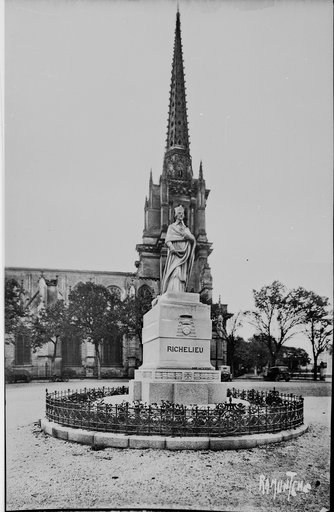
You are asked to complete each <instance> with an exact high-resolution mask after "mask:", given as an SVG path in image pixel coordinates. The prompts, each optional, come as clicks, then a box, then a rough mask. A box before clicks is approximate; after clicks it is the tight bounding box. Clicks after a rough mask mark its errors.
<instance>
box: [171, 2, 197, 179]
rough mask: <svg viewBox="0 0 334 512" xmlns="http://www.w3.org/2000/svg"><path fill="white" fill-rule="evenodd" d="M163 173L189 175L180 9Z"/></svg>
mask: <svg viewBox="0 0 334 512" xmlns="http://www.w3.org/2000/svg"><path fill="white" fill-rule="evenodd" d="M164 173H165V174H167V175H169V176H170V177H171V178H178V179H180V178H181V179H186V178H189V177H191V176H192V169H191V157H190V152H189V135H188V119H187V104H186V88H185V81H184V69H183V54H182V40H181V21H180V12H179V9H178V10H177V13H176V27H175V36H174V51H173V62H172V76H171V85H170V93H169V111H168V124H167V139H166V150H165V161H164Z"/></svg>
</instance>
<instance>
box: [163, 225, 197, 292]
mask: <svg viewBox="0 0 334 512" xmlns="http://www.w3.org/2000/svg"><path fill="white" fill-rule="evenodd" d="M185 234H188V235H191V233H190V230H189V229H188V228H187V226H186V225H185V224H184V223H183V222H174V223H173V224H170V226H168V230H167V234H166V240H165V242H166V243H167V242H172V244H173V247H174V249H175V250H176V251H177V252H176V253H175V252H174V253H172V252H171V251H170V250H169V249H168V254H167V259H166V265H165V269H164V273H163V277H162V281H161V293H165V292H185V291H186V288H187V284H188V281H189V277H190V272H191V269H192V266H193V263H194V259H195V246H196V242H195V240H193V239H191V240H189V239H185Z"/></svg>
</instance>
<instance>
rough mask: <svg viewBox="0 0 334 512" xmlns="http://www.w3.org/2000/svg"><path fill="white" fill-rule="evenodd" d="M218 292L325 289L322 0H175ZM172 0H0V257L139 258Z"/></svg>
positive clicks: (59, 263)
mask: <svg viewBox="0 0 334 512" xmlns="http://www.w3.org/2000/svg"><path fill="white" fill-rule="evenodd" d="M179 5H180V13H181V30H182V40H183V52H184V64H185V74H186V85H187V103H188V121H189V133H190V141H191V154H192V159H193V170H194V174H195V177H197V176H198V168H199V163H200V160H201V159H202V160H203V170H204V177H205V179H206V185H207V188H209V189H211V192H210V196H209V199H208V202H207V210H206V211H207V216H206V217H207V233H208V237H209V240H210V241H211V242H213V248H214V251H213V253H212V255H211V256H210V259H209V263H210V266H211V269H212V274H213V284H214V299H215V300H218V296H219V294H220V295H221V296H222V302H224V303H227V304H228V305H229V310H230V311H232V312H237V311H239V310H243V309H248V308H250V307H252V304H253V301H252V289H253V288H255V289H259V288H261V287H262V286H263V285H265V284H269V283H271V282H272V281H274V280H275V279H278V280H280V281H282V282H283V283H284V284H285V285H286V286H287V287H289V288H291V287H296V286H304V287H305V288H307V289H311V290H314V291H315V292H317V293H320V294H322V295H326V296H330V297H332V162H333V153H332V137H333V132H332V74H333V70H332V26H333V16H332V2H331V1H325V0H324V1H321V0H313V1H312V0H309V1H307V0H304V1H302V0H300V1H297V0H296V1H294V0H289V1H284V0H283V1H282V0H281V1H275V0H258V1H255V0H245V1H241V0H240V1H238V0H233V2H232V1H223V0H221V1H205V0H198V1H182V0H181V1H180V2H179ZM175 15H176V2H175V1H167V0H165V1H156V0H155V1H143V0H142V1H140V0H139V1H136V2H135V1H124V0H122V1H116V0H53V1H52V0H10V1H7V2H6V9H5V28H6V40H5V42H6V46H5V49H6V80H5V85H6V103H5V106H6V124H5V128H6V146H5V149H6V176H5V177H6V182H5V197H6V207H5V226H6V232H5V264H6V266H23V267H44V268H59V269H83V270H105V271H110V270H112V271H123V272H133V271H135V266H134V261H135V260H136V259H137V253H136V251H135V246H136V244H137V243H140V242H141V237H142V231H143V222H144V213H143V207H144V200H145V196H146V195H147V193H148V182H149V172H150V169H151V168H152V171H153V180H154V182H155V183H157V182H158V180H159V176H160V174H161V171H162V162H163V154H164V147H165V135H166V127H167V112H168V98H169V87H170V74H171V60H172V50H173V41H174V28H175Z"/></svg>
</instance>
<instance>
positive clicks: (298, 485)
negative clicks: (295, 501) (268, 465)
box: [259, 471, 311, 501]
mask: <svg viewBox="0 0 334 512" xmlns="http://www.w3.org/2000/svg"><path fill="white" fill-rule="evenodd" d="M285 474H286V477H287V478H286V479H284V480H282V479H277V478H270V479H269V478H268V477H266V476H265V475H260V486H259V490H260V492H262V494H269V493H270V492H272V493H273V494H274V499H275V498H276V496H277V494H281V493H287V495H288V501H290V496H296V495H297V492H303V493H305V494H307V493H308V492H310V490H311V485H310V484H309V483H307V482H304V481H303V480H297V479H295V476H296V475H297V473H294V472H293V471H287V472H286V473H285Z"/></svg>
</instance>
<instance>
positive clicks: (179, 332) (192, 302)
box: [129, 205, 227, 405]
mask: <svg viewBox="0 0 334 512" xmlns="http://www.w3.org/2000/svg"><path fill="white" fill-rule="evenodd" d="M174 211H175V219H176V220H175V222H174V223H172V224H170V225H169V227H168V230H167V235H166V240H165V242H166V245H167V247H168V253H167V259H166V264H165V268H164V272H163V276H162V280H161V291H162V295H159V296H158V297H157V298H156V299H154V301H153V302H152V309H151V310H150V311H148V312H147V313H146V315H145V316H144V327H143V334H142V343H143V364H142V366H141V367H140V368H139V369H138V370H136V371H135V378H134V380H132V381H130V388H129V394H130V396H129V398H130V401H133V400H141V401H143V402H146V403H150V404H152V403H157V404H160V402H161V401H162V400H165V401H169V402H173V403H178V404H184V405H189V404H202V405H204V404H212V403H217V402H224V401H225V399H226V390H227V385H226V384H224V383H221V382H220V371H216V370H214V368H213V366H212V365H211V362H210V342H211V335H212V323H211V319H210V306H208V305H206V304H202V303H201V302H200V300H199V294H198V293H189V292H187V291H186V290H187V284H188V282H189V276H190V273H191V269H192V265H193V261H194V253H195V247H196V240H195V237H194V236H193V235H192V233H191V232H190V230H189V229H188V228H187V226H186V225H185V224H184V220H183V219H184V208H183V206H182V205H179V206H177V207H176V208H175V209H174Z"/></svg>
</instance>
